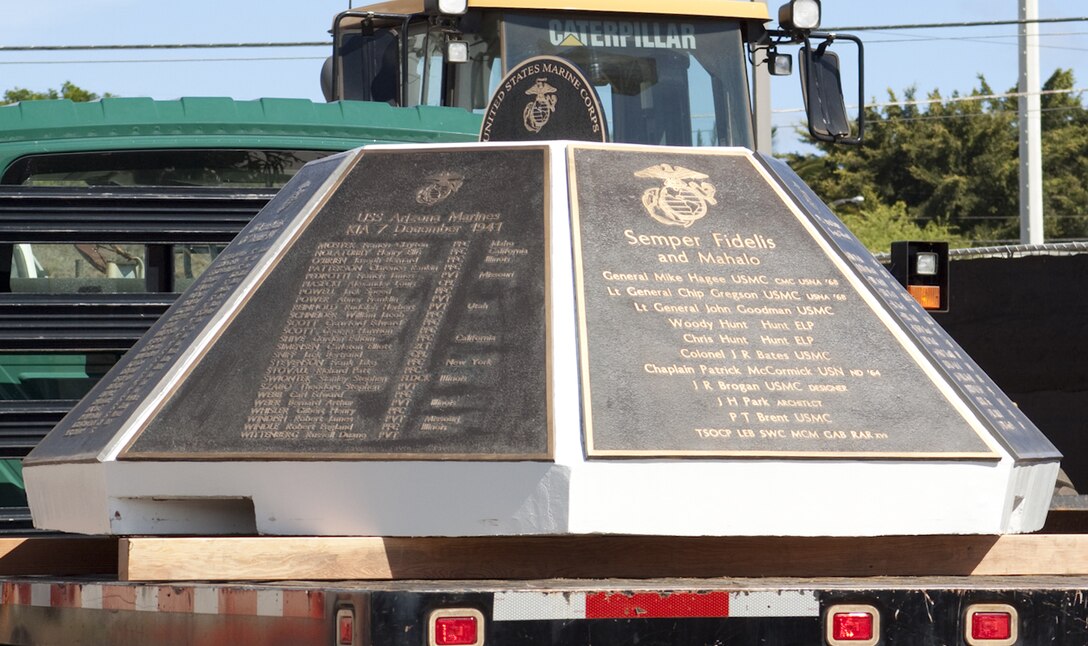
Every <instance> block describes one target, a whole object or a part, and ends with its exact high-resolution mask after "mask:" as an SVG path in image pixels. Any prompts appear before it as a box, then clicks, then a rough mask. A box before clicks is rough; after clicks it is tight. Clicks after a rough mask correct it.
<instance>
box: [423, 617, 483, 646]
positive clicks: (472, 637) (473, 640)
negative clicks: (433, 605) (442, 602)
mask: <svg viewBox="0 0 1088 646" xmlns="http://www.w3.org/2000/svg"><path fill="white" fill-rule="evenodd" d="M427 625H428V627H429V631H428V634H429V635H430V640H429V642H428V643H429V646H483V643H484V616H483V614H481V613H480V611H479V610H476V609H473V608H443V609H441V610H435V611H433V612H432V613H431V615H430V617H429V618H428V620H427Z"/></svg>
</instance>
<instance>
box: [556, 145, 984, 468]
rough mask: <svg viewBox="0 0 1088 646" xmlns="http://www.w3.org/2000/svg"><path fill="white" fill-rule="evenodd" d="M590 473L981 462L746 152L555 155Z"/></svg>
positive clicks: (873, 303)
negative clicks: (653, 465)
mask: <svg viewBox="0 0 1088 646" xmlns="http://www.w3.org/2000/svg"><path fill="white" fill-rule="evenodd" d="M570 172H571V178H572V179H571V181H572V196H571V200H572V218H573V228H574V232H575V237H576V242H575V259H576V267H575V274H576V280H577V282H578V314H579V324H580V328H581V334H580V337H581V338H580V342H581V348H580V360H581V363H582V377H583V384H582V387H583V407H584V411H585V435H586V437H585V441H586V449H587V453H588V454H589V455H590V456H592V457H607V456H631V457H634V456H656V457H664V456H700V455H701V456H766V457H776V456H778V457H812V458H824V457H832V458H838V457H851V458H859V457H861V458H878V457H901V458H924V457H940V458H976V459H977V458H996V457H997V454H996V453H994V451H993V450H992V448H991V446H989V445H988V444H987V443H986V441H984V440H983V434H984V433H985V432H986V429H984V428H983V427H982V425H981V424H979V422H978V420H977V419H974V418H973V416H971V415H970V414H969V412H967V409H966V408H965V407H963V406H962V403H961V402H960V401H959V399H958V395H957V394H956V393H955V392H954V391H953V389H952V388H950V387H949V385H948V384H947V383H945V382H944V380H943V378H942V376H941V374H940V373H939V372H938V371H937V370H936V369H935V367H934V366H933V365H932V364H931V362H930V361H929V359H928V358H926V357H925V356H924V354H923V353H921V352H920V351H919V350H918V348H917V346H916V344H915V343H914V341H913V340H912V339H910V338H909V337H908V336H907V335H905V334H904V333H903V331H902V329H901V327H900V326H899V324H898V323H897V322H896V319H895V316H893V314H892V313H891V312H890V311H889V310H888V309H887V308H886V307H885V305H884V304H883V303H881V302H880V301H878V300H877V299H876V298H875V297H874V294H873V293H872V291H871V289H870V288H869V287H868V286H867V285H866V284H865V283H864V281H863V279H862V278H861V277H860V276H859V275H858V274H857V273H856V271H854V270H853V268H851V267H850V265H849V264H848V263H847V262H846V261H845V259H844V258H843V257H842V256H841V255H840V254H841V252H840V250H838V249H836V248H835V245H834V243H833V242H831V241H829V239H828V237H826V236H824V235H823V234H821V233H820V231H819V230H818V229H817V228H816V227H815V226H814V225H813V224H812V223H811V222H810V221H809V216H807V215H806V214H804V213H803V212H802V211H801V210H799V209H796V208H790V205H789V203H788V202H787V196H786V194H785V193H784V192H782V191H781V189H780V188H779V187H778V186H777V185H776V184H775V183H774V182H773V181H772V178H771V176H770V175H768V174H767V173H766V172H765V171H764V170H763V169H762V167H760V166H758V165H757V162H756V161H755V159H754V158H753V157H752V156H751V154H750V153H747V152H745V151H735V152H731V151H723V150H717V151H710V152H699V151H691V152H682V151H678V150H676V149H671V150H670V149H651V148H647V149H641V150H630V149H627V150H623V151H619V150H609V151H605V150H602V149H598V148H593V147H589V146H581V147H575V148H573V149H572V152H571V155H570Z"/></svg>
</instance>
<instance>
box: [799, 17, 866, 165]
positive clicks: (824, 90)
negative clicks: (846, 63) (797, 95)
mask: <svg viewBox="0 0 1088 646" xmlns="http://www.w3.org/2000/svg"><path fill="white" fill-rule="evenodd" d="M812 35H813V36H817V37H824V38H825V40H824V42H822V43H820V44H819V45H818V46H817V47H816V48H815V49H813V47H812V44H811V43H810V42H809V40H808V38H805V46H804V47H803V48H801V94H802V95H803V96H804V100H805V112H806V113H807V115H808V131H809V134H810V135H812V137H813V138H814V139H817V140H819V141H826V142H829V143H842V144H854V145H856V144H860V143H861V141H862V137H863V136H864V134H865V104H864V101H865V100H864V97H865V86H864V72H865V68H864V65H863V60H864V56H863V55H862V54H863V51H862V44H861V40H860V39H858V38H856V37H854V36H846V35H844V36H835V35H833V34H827V35H825V34H812ZM836 38H842V39H846V40H850V41H852V42H854V43H856V44H857V46H858V132H857V136H855V137H851V136H850V133H851V128H850V117H849V115H848V114H847V111H846V100H845V99H844V98H843V91H842V75H841V73H840V68H839V56H838V54H836V53H834V52H832V51H830V45H831V43H832V42H833V41H834V40H835V39H836Z"/></svg>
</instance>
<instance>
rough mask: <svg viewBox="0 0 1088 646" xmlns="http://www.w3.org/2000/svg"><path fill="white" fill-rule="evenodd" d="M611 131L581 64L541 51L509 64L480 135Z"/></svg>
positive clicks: (578, 136)
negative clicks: (537, 54) (578, 66)
mask: <svg viewBox="0 0 1088 646" xmlns="http://www.w3.org/2000/svg"><path fill="white" fill-rule="evenodd" d="M607 137H608V129H607V128H606V126H605V121H604V112H602V110H601V101H600V98H598V96H597V91H596V90H594V89H593V85H591V84H590V83H589V81H587V80H586V77H585V76H583V75H582V72H581V71H580V70H579V69H578V68H577V67H575V66H574V65H572V64H571V63H569V62H567V61H565V60H563V59H562V58H558V57H556V56H537V57H534V58H531V59H529V60H527V61H523V62H522V63H520V64H519V65H518V66H517V67H515V68H514V69H512V70H510V72H509V73H508V74H507V75H506V76H505V77H504V78H503V79H502V81H501V82H500V83H499V87H498V89H496V90H495V93H494V94H493V95H492V96H491V101H490V102H489V103H488V105H487V110H486V111H485V112H484V120H483V123H482V124H481V126H480V141H540V140H547V139H575V140H578V141H602V142H603V141H606V140H607Z"/></svg>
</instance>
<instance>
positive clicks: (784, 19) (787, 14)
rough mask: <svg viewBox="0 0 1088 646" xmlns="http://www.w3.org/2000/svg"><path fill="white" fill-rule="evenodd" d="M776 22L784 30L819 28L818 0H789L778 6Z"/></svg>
mask: <svg viewBox="0 0 1088 646" xmlns="http://www.w3.org/2000/svg"><path fill="white" fill-rule="evenodd" d="M778 24H779V25H780V26H781V27H782V29H784V30H786V31H812V30H813V29H817V28H819V26H820V0H790V1H789V2H788V3H786V4H784V5H782V6H781V7H779V8H778Z"/></svg>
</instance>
